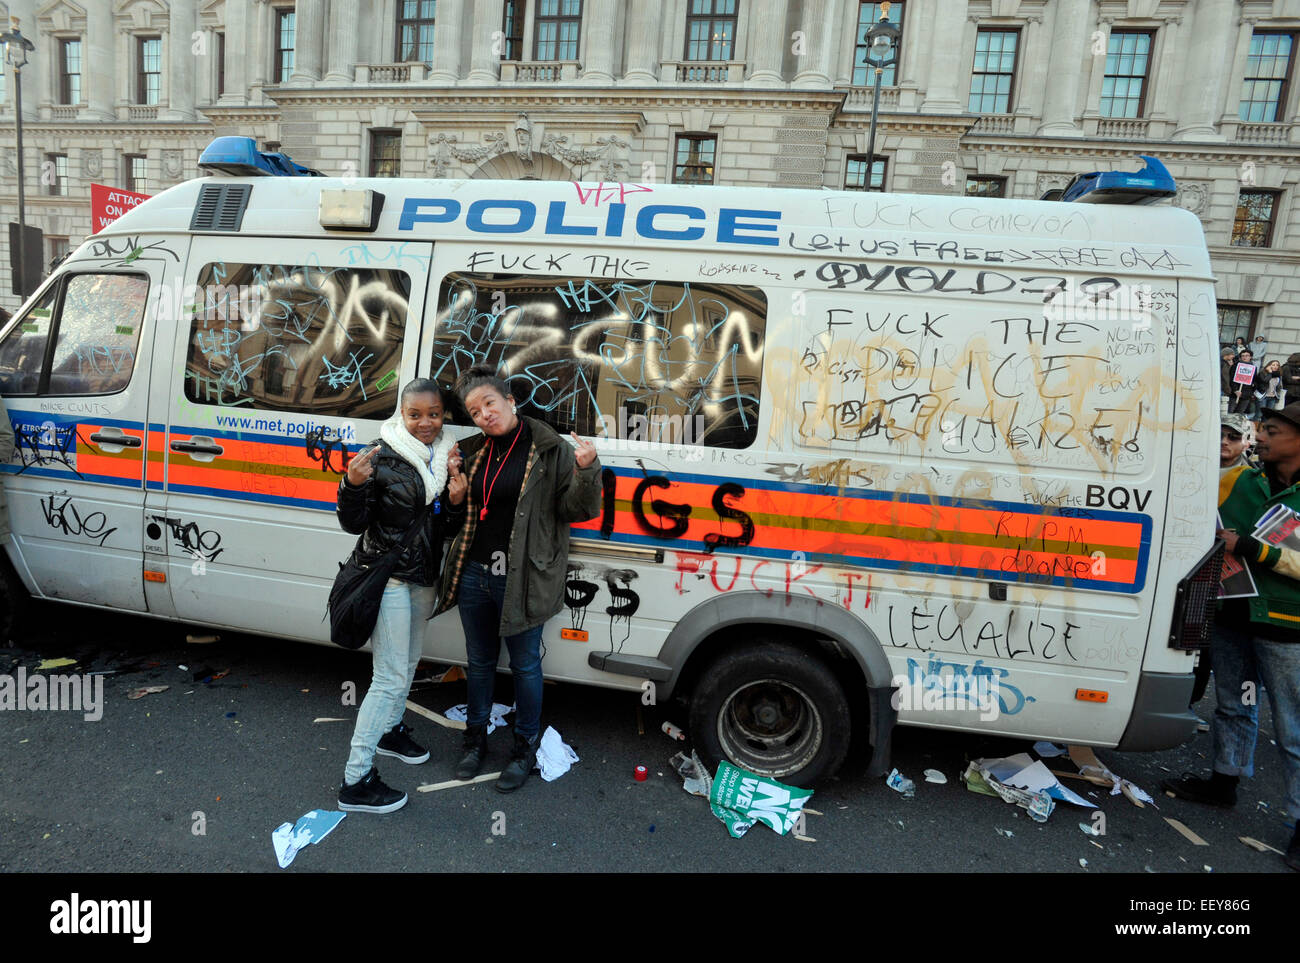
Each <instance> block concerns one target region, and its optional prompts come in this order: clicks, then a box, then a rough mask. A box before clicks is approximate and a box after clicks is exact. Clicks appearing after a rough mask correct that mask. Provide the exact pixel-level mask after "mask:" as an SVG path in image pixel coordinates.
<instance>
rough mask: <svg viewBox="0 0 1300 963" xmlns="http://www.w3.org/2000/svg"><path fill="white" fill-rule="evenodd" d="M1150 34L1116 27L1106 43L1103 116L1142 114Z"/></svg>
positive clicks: (1144, 101) (1102, 84) (1102, 90)
mask: <svg viewBox="0 0 1300 963" xmlns="http://www.w3.org/2000/svg"><path fill="white" fill-rule="evenodd" d="M1150 64H1151V34H1150V33H1149V32H1146V31H1140V30H1113V31H1111V34H1110V41H1109V43H1108V44H1107V46H1106V76H1105V77H1104V78H1103V79H1102V82H1101V108H1100V109H1101V116H1103V117H1141V116H1142V114H1143V111H1144V108H1145V106H1146V84H1147V68H1148V67H1149V66H1150Z"/></svg>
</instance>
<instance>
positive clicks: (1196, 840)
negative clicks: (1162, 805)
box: [1165, 816, 1210, 846]
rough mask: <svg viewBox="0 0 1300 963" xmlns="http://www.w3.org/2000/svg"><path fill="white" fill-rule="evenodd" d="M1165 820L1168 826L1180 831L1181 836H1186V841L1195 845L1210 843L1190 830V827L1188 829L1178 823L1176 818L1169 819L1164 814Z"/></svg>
mask: <svg viewBox="0 0 1300 963" xmlns="http://www.w3.org/2000/svg"><path fill="white" fill-rule="evenodd" d="M1165 822H1167V823H1168V824H1169V825H1170V826H1173V827H1174V829H1176V830H1178V831H1179V832H1180V833H1182V834H1183V836H1185V837H1186V838H1187V841H1188V842H1190V843H1192V844H1193V845H1196V846H1208V845H1210V844H1209V843H1207V842H1206V841H1205V840H1203V839H1202V838H1201V837H1200V836H1198V835H1196V833H1194V832H1192V831H1191V830H1190V829H1188V828H1187V827H1186V826H1184V825H1183V824H1182V823H1180V822H1179V821H1178V820H1177V819H1170V818H1169V817H1168V816H1166V817H1165Z"/></svg>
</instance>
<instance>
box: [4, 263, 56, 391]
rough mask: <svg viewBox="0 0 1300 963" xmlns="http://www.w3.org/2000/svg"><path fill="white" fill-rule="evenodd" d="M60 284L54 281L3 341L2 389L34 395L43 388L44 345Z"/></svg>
mask: <svg viewBox="0 0 1300 963" xmlns="http://www.w3.org/2000/svg"><path fill="white" fill-rule="evenodd" d="M58 293H59V285H58V284H57V283H55V284H51V285H50V286H49V287H48V288H46V289H45V293H44V294H42V295H41V297H40V300H39V301H37V302H36V303H35V304H33V305H32V306H31V307H30V308H29V309H28V310H27V313H26V314H24V315H23V316H22V317H21V318H20V319H19V320H18V321H17V322H15V323H14V326H13V327H12V328H10V329H9V334H8V336H7V337H6V338H5V339H4V341H3V342H0V393H3V394H5V395H34V394H36V392H38V391H39V390H40V384H41V372H42V371H43V370H44V369H45V349H46V347H47V346H48V345H49V342H50V329H51V328H52V327H53V322H54V300H55V298H56V297H57V295H58Z"/></svg>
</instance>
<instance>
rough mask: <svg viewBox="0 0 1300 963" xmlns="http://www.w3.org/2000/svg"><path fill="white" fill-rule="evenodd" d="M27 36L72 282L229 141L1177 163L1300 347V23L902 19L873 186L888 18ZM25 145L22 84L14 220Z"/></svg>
mask: <svg viewBox="0 0 1300 963" xmlns="http://www.w3.org/2000/svg"><path fill="white" fill-rule="evenodd" d="M0 13H3V14H4V15H5V16H6V18H7V17H18V18H19V19H20V21H21V27H22V30H23V33H24V34H25V35H27V36H29V37H30V38H31V39H32V40H33V41H34V42H35V44H36V48H35V50H34V51H33V52H32V53H31V55H30V63H29V64H28V66H27V67H26V68H25V69H24V71H23V107H24V139H25V163H26V172H27V184H26V189H27V203H26V209H27V219H28V223H30V224H34V225H36V226H38V227H40V228H41V229H42V230H43V231H44V232H45V233H46V236H47V241H46V250H45V251H44V252H43V256H44V257H45V258H46V259H47V260H48V259H49V258H50V257H51V256H55V255H57V254H58V253H59V252H60V251H62V250H64V249H66V247H68V246H72V247H75V246H76V244H77V243H79V242H80V240H81V239H82V238H83V237H84V236H85V235H86V234H87V233H88V232H89V230H90V205H89V194H90V184H91V183H92V182H94V183H102V184H109V185H112V186H116V187H125V188H135V189H138V190H142V191H143V192H145V193H150V194H152V193H157V192H158V191H160V190H163V189H165V188H166V187H168V186H170V185H172V184H175V183H177V182H179V181H181V180H184V179H186V178H189V177H193V176H196V175H197V173H198V171H197V166H196V164H197V160H198V156H199V153H200V152H201V151H202V149H203V148H204V146H206V145H207V143H208V142H209V141H210V140H211V139H212V138H213V137H215V136H219V135H223V134H243V135H248V136H251V137H254V138H256V139H257V141H258V143H259V145H263V146H265V145H271V146H272V147H274V146H275V145H278V146H279V149H281V150H283V151H284V152H286V153H287V154H289V155H290V156H291V157H293V158H294V159H295V160H297V161H298V162H300V163H304V164H307V165H309V166H312V167H316V168H318V169H320V170H322V171H323V172H325V173H329V174H339V175H345V174H349V173H352V174H359V175H362V176H369V175H394V174H397V175H401V176H408V177H495V178H559V179H574V180H588V181H632V182H649V181H665V180H679V181H681V180H690V181H699V182H706V183H717V184H748V185H754V184H762V185H769V186H771V187H774V188H784V189H805V190H807V189H819V188H824V187H826V188H843V187H846V186H847V187H852V188H859V189H877V190H879V189H882V188H883V189H885V190H888V191H894V192H904V193H963V192H967V193H995V194H996V193H1002V194H1004V195H1005V196H1008V197H1018V198H1036V197H1040V196H1041V195H1042V194H1043V193H1044V192H1045V191H1047V190H1049V189H1051V188H1054V187H1060V186H1063V185H1064V184H1065V183H1066V182H1067V181H1068V180H1069V178H1070V177H1071V176H1073V175H1074V174H1075V173H1078V172H1081V171H1091V170H1097V169H1110V168H1113V167H1127V168H1128V169H1134V167H1135V163H1134V161H1133V156H1134V155H1135V154H1139V153H1149V154H1154V155H1155V156H1157V157H1159V158H1160V159H1161V160H1162V161H1163V162H1164V163H1165V164H1166V165H1167V166H1168V168H1169V169H1170V171H1171V172H1172V173H1173V174H1174V176H1175V177H1176V178H1177V180H1178V183H1179V185H1180V189H1179V194H1178V196H1177V198H1176V199H1175V203H1177V204H1180V205H1181V206H1183V207H1186V208H1188V209H1190V210H1192V211H1194V212H1195V213H1196V214H1197V215H1198V216H1199V217H1200V219H1201V222H1202V223H1203V225H1204V227H1205V231H1206V235H1207V238H1208V241H1209V245H1210V251H1211V255H1212V259H1213V264H1214V267H1215V273H1216V276H1217V279H1218V280H1217V287H1216V290H1217V294H1218V297H1219V301H1220V325H1221V337H1222V338H1223V339H1224V340H1229V341H1230V340H1231V339H1232V337H1233V336H1234V335H1236V334H1238V333H1240V334H1242V335H1245V336H1247V337H1250V336H1252V335H1253V334H1255V333H1257V332H1258V333H1263V334H1264V335H1266V336H1267V338H1268V339H1269V341H1270V344H1271V348H1270V351H1269V355H1270V357H1273V356H1278V355H1282V356H1285V355H1286V354H1287V353H1289V352H1291V351H1295V350H1300V201H1298V200H1297V192H1298V189H1300V92H1298V91H1297V89H1296V88H1297V86H1300V85H1297V83H1296V80H1297V76H1296V75H1297V71H1298V70H1300V67H1298V66H1297V63H1296V61H1297V60H1298V59H1300V51H1298V50H1297V48H1300V0H903V2H896V3H894V4H893V5H892V10H891V18H892V19H893V20H895V21H901V27H902V37H901V42H900V45H899V49H898V62H897V64H896V65H894V66H891V67H889V68H887V69H886V70H885V72H884V73H883V74H882V89H881V95H880V124H879V134H878V138H877V143H876V150H875V158H874V159H873V160H872V162H870V163H869V162H868V158H867V157H866V152H867V149H868V144H867V142H868V136H869V127H870V117H871V103H872V94H873V91H872V87H871V83H872V80H873V73H872V71H871V70H870V69H869V68H867V67H866V66H864V62H863V56H864V52H865V44H864V43H863V34H864V29H865V26H866V25H867V24H869V23H871V22H872V21H873V20H874V19H875V18H877V17H878V14H879V4H876V3H869V2H858V0H624V2H620V0H437V2H436V3H435V2H433V0H297V2H293V0H8V2H7V3H5V2H0ZM5 22H6V23H7V22H8V20H7V19H6V21H5ZM13 148H14V103H13V73H12V71H11V70H6V76H5V83H4V86H3V88H0V217H2V218H3V220H4V221H6V222H8V221H12V220H14V219H15V217H16V188H15V180H16V173H17V167H16V164H15V151H14V149H13ZM3 241H4V243H6V244H7V236H6V237H5V238H4V239H3ZM0 260H2V261H3V263H0V285H2V290H0V306H3V307H5V308H8V309H10V310H12V309H13V308H14V307H15V306H16V304H17V300H18V299H17V298H16V297H15V296H13V295H12V294H10V293H9V292H10V279H9V263H8V261H9V259H8V258H7V257H6V258H3V259H0Z"/></svg>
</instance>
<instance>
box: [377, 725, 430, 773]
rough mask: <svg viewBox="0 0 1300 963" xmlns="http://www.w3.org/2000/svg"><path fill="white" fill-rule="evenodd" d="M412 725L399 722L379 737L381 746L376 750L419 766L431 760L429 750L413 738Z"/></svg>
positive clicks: (381, 753) (383, 754)
mask: <svg viewBox="0 0 1300 963" xmlns="http://www.w3.org/2000/svg"><path fill="white" fill-rule="evenodd" d="M410 733H411V727H410V726H408V725H407V724H406V723H405V722H399V723H398V724H397V725H395V726H393V728H391V729H389V730H388V731H387V732H385V733H384V734H383V736H381V737H380V739H379V748H378V749H376V750H375V751H376V752H377V753H379V754H380V755H381V756H392V757H393V758H394V759H400V760H402V762H407V763H410V764H411V765H412V766H418V765H419V764H420V763H422V762H428V761H429V750H428V749H425V748H424V747H423V746H421V745H420V744H419V743H417V742H416V741H415V740H414V739H412V738H411V735H410Z"/></svg>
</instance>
